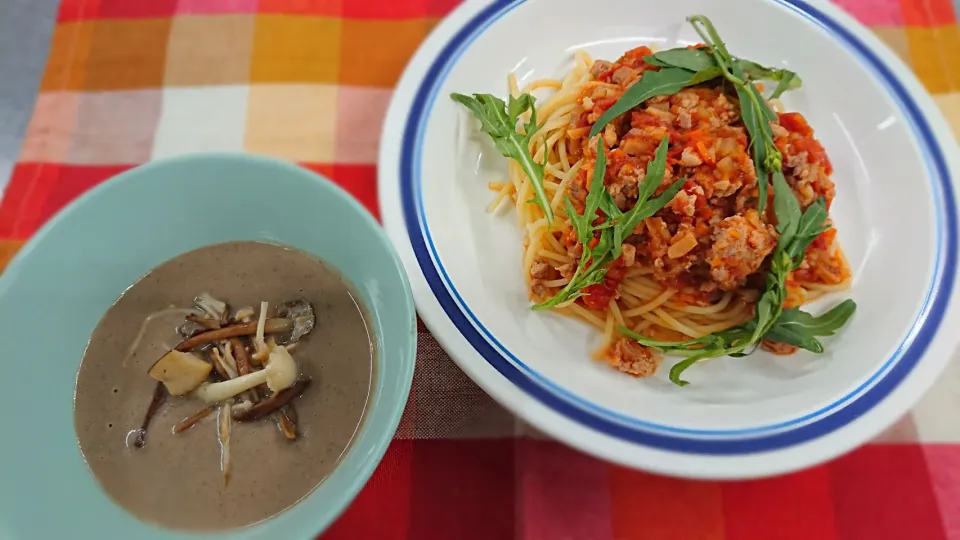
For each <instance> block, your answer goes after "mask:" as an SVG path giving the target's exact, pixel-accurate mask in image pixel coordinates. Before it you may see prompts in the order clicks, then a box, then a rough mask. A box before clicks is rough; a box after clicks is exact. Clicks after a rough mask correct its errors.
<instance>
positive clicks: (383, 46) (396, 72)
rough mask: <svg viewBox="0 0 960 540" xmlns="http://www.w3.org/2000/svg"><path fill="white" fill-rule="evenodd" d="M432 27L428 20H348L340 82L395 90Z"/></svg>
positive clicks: (344, 24)
mask: <svg viewBox="0 0 960 540" xmlns="http://www.w3.org/2000/svg"><path fill="white" fill-rule="evenodd" d="M430 28H431V24H430V21H429V20H428V19H410V20H393V21H378V20H365V19H344V21H343V51H342V55H341V59H340V64H341V66H342V67H341V69H340V82H341V83H343V84H350V85H356V86H379V87H385V88H390V87H393V86H394V85H396V84H397V80H398V79H400V73H401V72H403V68H404V66H406V65H407V61H408V60H409V59H410V57H411V56H413V53H414V51H416V50H417V47H418V46H419V45H420V42H422V41H423V40H424V38H426V37H427V33H429V31H430Z"/></svg>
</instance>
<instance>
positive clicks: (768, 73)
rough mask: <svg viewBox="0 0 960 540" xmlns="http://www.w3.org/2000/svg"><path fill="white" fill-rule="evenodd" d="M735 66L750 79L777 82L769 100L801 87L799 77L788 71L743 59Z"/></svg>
mask: <svg viewBox="0 0 960 540" xmlns="http://www.w3.org/2000/svg"><path fill="white" fill-rule="evenodd" d="M737 64H738V65H739V66H740V69H742V70H743V72H744V73H745V74H746V75H747V76H748V77H750V78H751V79H754V80H764V81H777V83H778V84H777V88H776V89H775V90H774V91H773V94H771V95H770V99H776V98H778V97H780V95H781V94H783V93H784V92H786V91H787V90H796V89H797V88H800V86H802V85H803V81H802V80H800V76H799V75H797V74H796V73H794V72H792V71H790V70H789V69H774V68H770V67H766V66H762V65H760V64H758V63H756V62H752V61H750V60H743V59H740V60H737Z"/></svg>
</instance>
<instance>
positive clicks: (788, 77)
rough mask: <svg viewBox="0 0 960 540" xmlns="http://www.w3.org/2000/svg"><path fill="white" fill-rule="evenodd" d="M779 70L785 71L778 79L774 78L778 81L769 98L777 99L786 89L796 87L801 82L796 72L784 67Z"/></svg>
mask: <svg viewBox="0 0 960 540" xmlns="http://www.w3.org/2000/svg"><path fill="white" fill-rule="evenodd" d="M781 71H783V72H785V73H783V75H782V76H781V78H780V79H774V80H779V82H778V83H777V87H776V88H774V89H773V93H772V94H770V99H777V98H778V97H780V96H781V95H783V93H784V92H786V91H787V90H792V89H794V88H798V87H799V86H800V84H801V83H800V77H799V76H798V75H797V74H796V73H794V72H792V71H788V70H785V69H784V70H781ZM794 83H796V84H794Z"/></svg>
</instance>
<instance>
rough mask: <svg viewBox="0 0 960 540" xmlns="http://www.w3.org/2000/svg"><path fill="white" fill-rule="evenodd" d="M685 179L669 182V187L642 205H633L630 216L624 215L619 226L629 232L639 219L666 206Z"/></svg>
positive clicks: (681, 186)
mask: <svg viewBox="0 0 960 540" xmlns="http://www.w3.org/2000/svg"><path fill="white" fill-rule="evenodd" d="M686 181H687V179H686V178H680V179H679V180H677V181H676V182H674V183H672V184H670V187H668V188H667V189H665V190H663V192H662V193H661V194H660V195H657V196H656V197H654V198H652V199H650V200H649V201H647V202H645V203H644V204H643V206H642V207H641V206H639V205H638V206H634V207H633V208H632V209H631V214H630V216H629V217H627V216H624V218H623V219H622V220H621V222H620V223H621V226H622V227H623V230H624V231H627V235H629V234H631V233H632V231H633V229H634V228H635V227H636V226H637V225H638V224H639V223H640V222H641V221H643V220H645V219H647V218H648V217H650V216H652V215H654V214H656V213H657V211H658V210H660V209H661V208H663V207H664V206H666V205H667V203H669V202H670V201H671V200H673V198H674V196H676V194H677V192H679V191H680V189H681V188H683V184H684V183H686ZM638 208H639V210H638Z"/></svg>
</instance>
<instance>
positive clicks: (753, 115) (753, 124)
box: [735, 86, 769, 214]
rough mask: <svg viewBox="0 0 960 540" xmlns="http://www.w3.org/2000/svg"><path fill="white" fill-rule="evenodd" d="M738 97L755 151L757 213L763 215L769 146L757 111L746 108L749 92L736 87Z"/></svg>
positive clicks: (743, 119) (751, 144)
mask: <svg viewBox="0 0 960 540" xmlns="http://www.w3.org/2000/svg"><path fill="white" fill-rule="evenodd" d="M735 88H736V91H737V97H738V98H740V104H741V106H740V119H741V120H742V121H743V126H744V127H745V128H746V129H747V134H748V135H749V136H750V146H751V148H752V150H753V166H754V169H755V170H756V173H757V191H758V194H757V198H758V200H757V211H758V212H760V213H761V214H763V210H764V208H766V205H767V184H768V182H767V177H768V176H769V174H768V172H767V169H766V167H765V166H764V163H765V162H766V160H767V146H766V145H765V144H762V143H761V141H762V140H763V134H762V133H761V131H762V129H763V128H762V127H761V125H760V121H759V119H758V117H757V111H756V109H754V108H753V107H750V106H744V104H746V103H749V102H750V96H749V94H748V91H747V90H745V89H744V88H742V87H740V86H735Z"/></svg>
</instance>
